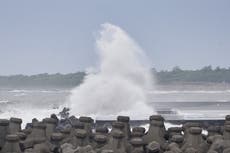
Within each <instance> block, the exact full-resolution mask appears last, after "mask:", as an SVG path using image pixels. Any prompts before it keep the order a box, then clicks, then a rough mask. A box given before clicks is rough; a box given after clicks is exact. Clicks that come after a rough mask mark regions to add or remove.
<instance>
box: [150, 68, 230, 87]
mask: <svg viewBox="0 0 230 153" xmlns="http://www.w3.org/2000/svg"><path fill="white" fill-rule="evenodd" d="M153 71H154V70H153ZM154 74H155V76H156V78H157V82H158V83H160V84H165V83H173V82H195V83H196V82H197V83H198V82H202V83H222V82H225V83H230V68H228V69H226V68H220V67H216V68H215V69H213V68H212V67H211V66H206V67H203V68H202V69H199V70H182V69H180V68H179V67H174V68H173V69H172V70H171V71H160V72H156V71H154Z"/></svg>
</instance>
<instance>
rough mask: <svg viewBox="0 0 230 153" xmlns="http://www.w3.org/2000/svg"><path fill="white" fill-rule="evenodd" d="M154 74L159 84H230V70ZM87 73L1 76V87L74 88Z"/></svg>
mask: <svg viewBox="0 0 230 153" xmlns="http://www.w3.org/2000/svg"><path fill="white" fill-rule="evenodd" d="M153 74H154V76H155V78H156V80H157V83H159V84H168V83H184V82H185V83H222V82H225V83H230V68H228V69H226V68H220V67H216V68H214V69H213V68H212V67H211V66H206V67H204V68H202V69H199V70H182V69H180V68H179V67H174V68H173V69H172V70H171V71H159V72H158V71H156V70H155V69H153ZM85 75H86V73H84V72H78V73H70V74H60V73H57V74H47V73H45V74H38V75H31V76H26V75H12V76H0V87H3V88H6V87H17V88H20V87H21V88H25V87H28V88H30V87H31V88H34V87H37V88H50V87H52V88H72V87H75V86H77V85H79V84H80V83H82V81H83V79H84V77H85Z"/></svg>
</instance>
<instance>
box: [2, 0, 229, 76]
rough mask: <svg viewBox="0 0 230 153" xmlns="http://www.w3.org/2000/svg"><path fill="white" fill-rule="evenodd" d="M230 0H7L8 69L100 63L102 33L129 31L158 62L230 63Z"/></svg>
mask: <svg viewBox="0 0 230 153" xmlns="http://www.w3.org/2000/svg"><path fill="white" fill-rule="evenodd" d="M229 8H230V1H229V0H158V1H157V0H145V1H141V0H136V1H134V0H126V1H124V0H114V1H112V0H82V1H80V0H66V1H63V0H33V1H32V0H10V1H9V0H4V1H0V75H9V74H19V73H20V74H37V73H44V72H48V73H56V72H61V73H69V72H76V71H79V70H84V69H86V68H87V67H90V66H92V65H94V64H95V61H96V58H97V56H96V54H95V33H96V32H97V31H98V30H99V29H100V24H102V23H104V22H110V23H112V24H115V25H118V26H120V27H122V28H123V29H124V30H125V31H127V32H128V33H129V34H130V35H131V36H132V37H133V38H134V39H135V40H136V41H137V42H138V43H139V45H140V46H141V47H142V48H143V49H144V50H145V52H146V54H147V55H148V57H149V59H150V60H151V63H152V66H153V67H156V68H157V69H158V70H160V69H171V68H172V67H174V66H177V65H178V66H180V67H182V68H183V69H197V68H201V67H203V66H206V65H212V66H217V65H218V66H221V67H229V66H230V9H229Z"/></svg>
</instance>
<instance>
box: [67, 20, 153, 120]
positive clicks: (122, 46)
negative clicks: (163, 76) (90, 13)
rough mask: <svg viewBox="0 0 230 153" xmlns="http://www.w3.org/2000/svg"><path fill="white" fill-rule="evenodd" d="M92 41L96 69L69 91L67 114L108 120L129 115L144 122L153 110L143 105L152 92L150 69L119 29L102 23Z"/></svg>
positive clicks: (141, 52) (131, 41) (127, 37)
mask: <svg viewBox="0 0 230 153" xmlns="http://www.w3.org/2000/svg"><path fill="white" fill-rule="evenodd" d="M101 27H102V29H101V31H100V33H99V37H98V39H97V40H96V45H97V51H98V52H97V53H98V55H99V68H98V71H97V72H96V73H89V74H88V75H87V77H86V78H85V80H84V82H83V83H82V84H81V85H80V86H78V87H76V88H75V89H73V90H72V91H71V95H70V97H69V105H70V106H69V107H70V108H71V111H70V113H71V114H73V115H76V116H79V115H88V116H92V117H96V118H99V119H111V118H114V117H115V116H117V115H129V116H131V118H133V119H147V117H148V116H149V115H151V114H152V113H153V108H152V107H150V106H148V105H147V103H146V102H147V91H149V90H151V89H152V85H153V81H152V74H151V72H150V68H149V67H148V66H147V65H146V57H145V55H144V52H143V51H142V49H141V48H140V47H139V46H138V45H137V43H136V42H135V41H134V40H133V39H132V38H131V37H130V36H128V34H127V33H126V32H125V31H124V30H122V29H121V28H120V27H118V26H115V25H112V24H109V23H105V24H103V25H102V26H101Z"/></svg>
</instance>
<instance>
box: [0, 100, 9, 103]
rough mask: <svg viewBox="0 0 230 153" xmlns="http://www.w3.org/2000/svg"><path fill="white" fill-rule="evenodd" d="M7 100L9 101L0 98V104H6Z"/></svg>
mask: <svg viewBox="0 0 230 153" xmlns="http://www.w3.org/2000/svg"><path fill="white" fill-rule="evenodd" d="M8 102H9V100H0V104H6V103H8Z"/></svg>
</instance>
